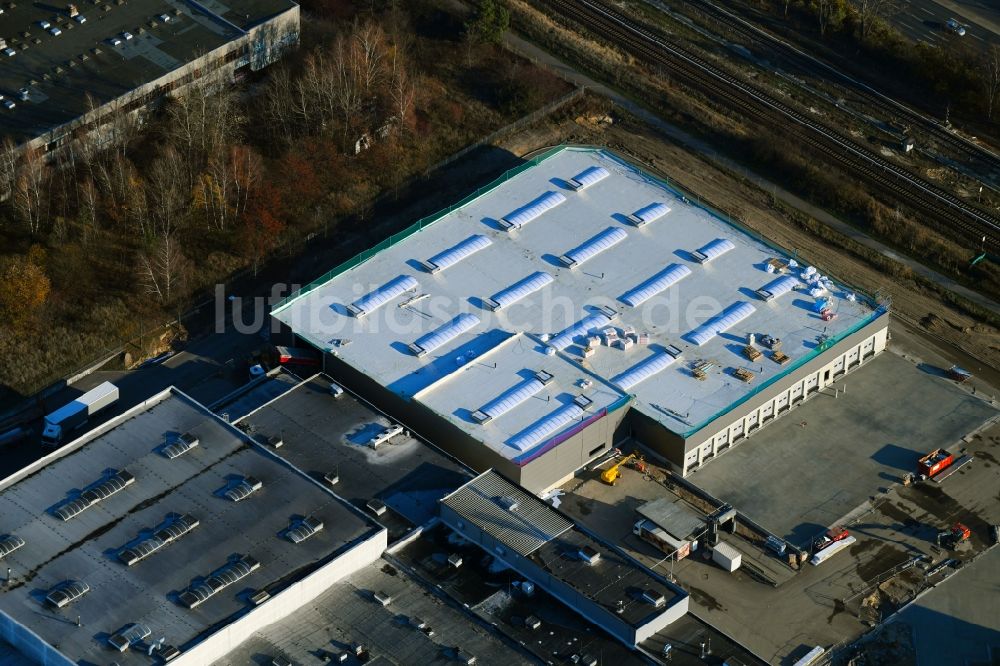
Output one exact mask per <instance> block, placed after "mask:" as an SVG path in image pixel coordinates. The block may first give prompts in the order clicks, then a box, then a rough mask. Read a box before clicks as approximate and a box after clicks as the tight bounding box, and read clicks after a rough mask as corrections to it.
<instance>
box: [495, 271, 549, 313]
mask: <svg viewBox="0 0 1000 666" xmlns="http://www.w3.org/2000/svg"><path fill="white" fill-rule="evenodd" d="M552 281H553V278H552V276H551V275H549V274H548V273H545V272H542V271H538V272H537V273H532V274H531V275H529V276H528V277H526V278H524V279H523V280H518V281H517V282H515V283H514V284H512V285H511V286H509V287H507V288H506V289H503V290H501V291H498V292H497V293H495V294H493V296H491V297H490V298H487V299H486V300H485V301H484V302H485V303H486V305H487V307H489V308H490V309H491V310H493V311H494V312H496V311H497V310H499V309H501V308H506V307H509V306H511V305H513V304H514V303H517V302H518V301H519V300H521V299H522V298H527V297H528V296H530V295H531V294H533V293H535V292H536V291H538V290H540V289H541V288H542V287H545V286H547V285H549V284H551V283H552Z"/></svg>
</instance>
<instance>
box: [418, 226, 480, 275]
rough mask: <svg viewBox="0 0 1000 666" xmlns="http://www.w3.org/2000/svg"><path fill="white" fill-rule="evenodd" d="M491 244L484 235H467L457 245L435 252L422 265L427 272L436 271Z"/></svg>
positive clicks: (452, 264)
mask: <svg viewBox="0 0 1000 666" xmlns="http://www.w3.org/2000/svg"><path fill="white" fill-rule="evenodd" d="M492 244H493V241H491V240H490V239H489V238H487V237H486V236H480V235H478V234H477V235H474V236H469V237H468V238H466V239H465V240H464V241H462V242H461V243H459V244H458V245H456V246H454V247H451V248H448V249H447V250H445V251H444V252H439V253H438V254H435V255H434V256H433V257H431V258H430V259H428V260H427V261H425V262H423V265H424V268H426V269H427V271H428V272H429V273H437V272H438V271H443V270H444V269H446V268H449V267H451V266H454V265H455V264H457V263H458V262H460V261H462V260H463V259H465V258H466V257H468V256H470V255H472V254H475V253H476V252H479V251H480V250H485V249H486V248H488V247H489V246H490V245H492Z"/></svg>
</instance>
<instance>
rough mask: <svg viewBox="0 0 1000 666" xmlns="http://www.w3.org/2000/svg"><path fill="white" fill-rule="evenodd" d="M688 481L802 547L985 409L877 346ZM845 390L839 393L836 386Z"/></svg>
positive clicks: (971, 426)
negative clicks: (854, 367)
mask: <svg viewBox="0 0 1000 666" xmlns="http://www.w3.org/2000/svg"><path fill="white" fill-rule="evenodd" d="M834 387H835V388H837V389H838V390H840V394H839V396H838V397H836V398H835V397H834V395H833V392H832V390H827V391H824V393H823V394H821V395H818V396H816V397H814V398H813V399H811V400H808V401H806V402H805V403H803V404H802V405H801V406H800V407H797V408H795V409H794V410H793V411H792V413H790V414H788V415H786V416H785V417H783V418H781V419H779V420H778V421H776V422H775V423H774V424H772V425H770V426H768V427H767V428H764V429H763V430H761V431H760V433H759V434H756V435H754V436H753V437H751V438H750V439H749V440H748V441H747V442H746V443H744V444H742V445H740V446H737V447H736V448H734V449H733V450H732V451H729V452H727V453H726V454H725V455H723V456H722V457H720V458H719V459H718V460H716V461H713V462H712V463H711V464H708V465H705V466H704V467H703V468H702V469H700V470H698V471H697V472H695V473H694V474H692V475H691V476H690V477H689V479H690V480H691V481H692V482H694V483H695V484H696V485H698V486H699V487H701V488H703V489H705V490H706V491H708V492H709V493H711V494H713V495H715V496H716V497H718V498H719V499H722V500H725V501H727V502H730V503H731V504H733V506H735V507H736V508H737V509H739V510H740V511H742V512H743V513H745V514H746V515H748V516H749V517H750V518H752V519H753V520H755V521H757V522H758V523H760V524H761V525H763V526H764V527H765V528H767V529H769V530H771V531H773V532H775V533H776V534H779V535H783V536H784V537H785V538H786V539H788V540H789V541H791V542H792V543H795V544H798V545H805V544H808V543H809V541H810V540H811V539H812V537H814V536H816V534H817V533H819V532H822V531H823V530H825V529H826V528H827V527H828V526H830V525H832V524H834V523H836V522H837V521H838V520H840V519H841V518H842V517H844V516H845V515H846V514H848V513H849V512H851V511H852V510H853V509H854V508H856V507H857V506H858V505H860V504H862V503H863V502H865V501H866V500H868V499H869V498H870V497H871V496H873V495H875V494H876V493H877V492H878V491H879V489H881V488H885V487H886V486H889V485H891V484H894V483H896V482H898V481H900V480H901V478H902V477H903V476H904V475H905V474H906V473H908V472H911V471H916V465H917V459H918V458H919V457H920V456H922V455H924V454H925V453H926V452H928V451H931V450H933V449H935V448H938V447H945V448H947V447H951V446H952V445H954V444H956V443H957V442H958V441H959V440H960V439H961V438H962V437H963V436H965V435H966V434H968V433H970V432H972V431H974V430H977V429H978V428H979V427H980V426H981V425H982V424H983V423H984V422H985V421H987V420H988V419H991V418H994V417H996V416H997V414H998V412H997V409H996V408H995V407H994V406H991V405H990V404H989V403H988V402H986V401H984V400H981V399H980V398H979V397H977V396H973V395H971V394H970V393H969V392H967V391H965V390H964V389H962V388H959V387H957V386H956V385H955V384H954V382H952V381H950V380H949V379H947V378H945V377H944V376H943V373H942V372H941V371H940V370H938V369H937V368H934V367H932V366H929V365H927V364H915V363H914V362H911V361H909V360H907V359H905V358H902V357H901V356H898V355H896V354H894V353H884V354H882V355H881V356H879V357H878V358H875V359H874V360H872V361H871V363H870V364H869V365H865V366H862V367H861V368H860V369H859V370H858V371H856V372H854V373H851V374H849V375H847V376H846V377H844V378H843V379H842V380H841V381H839V382H837V383H836V384H835V385H834ZM845 388H846V393H845V392H844V389H845Z"/></svg>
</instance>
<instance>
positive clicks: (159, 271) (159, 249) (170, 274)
mask: <svg viewBox="0 0 1000 666" xmlns="http://www.w3.org/2000/svg"><path fill="white" fill-rule="evenodd" d="M136 274H137V277H138V279H139V283H140V284H141V285H142V287H143V289H144V290H145V291H146V293H147V294H152V295H154V296H155V297H156V298H157V300H159V301H160V303H169V302H171V300H172V299H174V298H176V297H177V296H178V295H179V293H180V290H181V287H182V285H183V282H184V279H185V278H186V275H187V259H186V258H185V257H184V254H183V253H182V252H181V250H180V247H179V245H178V243H177V240H176V239H175V237H174V236H172V235H168V236H163V237H162V238H159V239H157V241H156V242H155V243H154V244H153V247H152V248H150V251H149V252H142V253H140V254H139V256H138V265H137V267H136Z"/></svg>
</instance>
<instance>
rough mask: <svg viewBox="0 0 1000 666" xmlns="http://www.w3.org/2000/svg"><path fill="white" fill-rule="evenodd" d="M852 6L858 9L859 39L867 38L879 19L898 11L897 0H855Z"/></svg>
mask: <svg viewBox="0 0 1000 666" xmlns="http://www.w3.org/2000/svg"><path fill="white" fill-rule="evenodd" d="M854 6H855V7H856V8H857V10H858V20H859V24H858V25H859V28H860V30H861V39H868V36H869V35H870V34H871V31H872V29H873V28H874V27H875V26H876V25H877V23H878V21H879V20H880V19H885V18H887V17H889V16H891V15H893V14H895V13H896V12H898V11H899V0H855V2H854Z"/></svg>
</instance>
